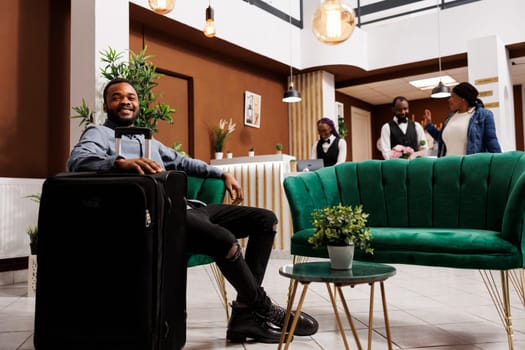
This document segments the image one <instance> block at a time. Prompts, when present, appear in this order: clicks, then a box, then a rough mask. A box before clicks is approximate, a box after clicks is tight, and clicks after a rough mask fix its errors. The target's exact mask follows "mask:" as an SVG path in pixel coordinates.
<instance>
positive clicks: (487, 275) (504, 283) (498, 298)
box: [479, 270, 514, 350]
mask: <svg viewBox="0 0 525 350" xmlns="http://www.w3.org/2000/svg"><path fill="white" fill-rule="evenodd" d="M479 272H480V274H481V278H482V279H483V283H484V284H485V287H486V288H487V291H488V292H489V295H490V298H491V299H492V303H493V304H494V306H495V307H496V311H497V313H498V316H499V318H500V320H501V322H502V323H503V327H505V331H506V333H507V341H508V344H509V350H514V341H513V330H512V317H511V311H510V297H509V271H500V275H501V294H500V293H499V291H498V286H497V283H496V281H495V279H494V275H493V274H492V272H491V271H488V270H480V271H479Z"/></svg>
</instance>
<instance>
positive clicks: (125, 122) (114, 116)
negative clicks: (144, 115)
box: [106, 107, 138, 126]
mask: <svg viewBox="0 0 525 350" xmlns="http://www.w3.org/2000/svg"><path fill="white" fill-rule="evenodd" d="M123 108H124V107H118V108H117V109H116V110H108V111H107V113H106V114H107V116H108V119H109V120H111V121H112V122H114V123H115V124H117V125H118V126H132V125H133V124H134V123H135V121H136V120H137V118H138V113H135V111H134V110H133V113H134V115H133V117H132V118H130V119H122V118H121V117H120V116H119V113H120V111H121V110H122V109H123Z"/></svg>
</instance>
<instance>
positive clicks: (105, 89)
mask: <svg viewBox="0 0 525 350" xmlns="http://www.w3.org/2000/svg"><path fill="white" fill-rule="evenodd" d="M119 83H128V84H129V85H131V86H132V87H133V89H135V86H134V85H133V83H132V82H131V81H129V80H128V79H125V78H115V79H112V80H110V81H109V82H108V83H107V84H106V86H105V87H104V92H103V97H104V104H106V102H107V101H106V93H107V92H108V89H109V87H110V86H111V85H115V84H119ZM135 91H137V89H135Z"/></svg>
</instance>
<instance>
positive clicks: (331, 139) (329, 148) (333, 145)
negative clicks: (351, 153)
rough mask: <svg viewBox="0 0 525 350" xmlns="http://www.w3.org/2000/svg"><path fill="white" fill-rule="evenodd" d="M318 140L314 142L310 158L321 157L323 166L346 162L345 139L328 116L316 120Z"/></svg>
mask: <svg viewBox="0 0 525 350" xmlns="http://www.w3.org/2000/svg"><path fill="white" fill-rule="evenodd" d="M317 131H318V132H319V141H317V142H316V143H314V145H313V146H312V151H311V152H310V159H322V160H323V162H324V166H330V165H336V164H340V163H344V162H346V141H345V140H344V139H343V138H341V137H340V136H339V134H338V133H337V130H336V129H335V125H334V122H333V121H332V119H330V118H321V119H319V120H318V121H317Z"/></svg>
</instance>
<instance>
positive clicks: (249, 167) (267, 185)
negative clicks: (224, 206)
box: [210, 154, 295, 252]
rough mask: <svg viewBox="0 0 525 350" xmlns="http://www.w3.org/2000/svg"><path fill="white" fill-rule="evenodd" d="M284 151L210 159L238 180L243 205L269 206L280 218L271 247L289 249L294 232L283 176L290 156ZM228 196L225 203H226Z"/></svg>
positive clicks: (290, 158) (282, 249)
mask: <svg viewBox="0 0 525 350" xmlns="http://www.w3.org/2000/svg"><path fill="white" fill-rule="evenodd" d="M292 159H295V157H292V156H289V155H286V154H272V155H261V156H254V157H235V158H229V159H213V160H212V161H211V162H210V163H211V165H213V166H215V167H217V168H220V169H222V170H224V171H227V172H230V173H232V174H233V175H234V176H235V177H236V178H237V181H239V184H240V185H241V187H242V189H243V192H244V202H243V203H242V204H243V205H249V206H254V207H260V208H266V209H270V210H271V211H273V212H274V213H275V215H277V217H278V218H279V224H278V226H277V235H276V236H275V241H274V250H281V251H287V252H289V251H290V237H291V234H292V232H293V230H292V222H291V217H290V208H289V206H288V201H287V200H286V196H285V194H284V189H283V185H282V184H283V180H284V177H285V176H286V175H287V174H289V173H290V160H292ZM229 202H230V200H229V198H228V196H226V198H225V203H229Z"/></svg>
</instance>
